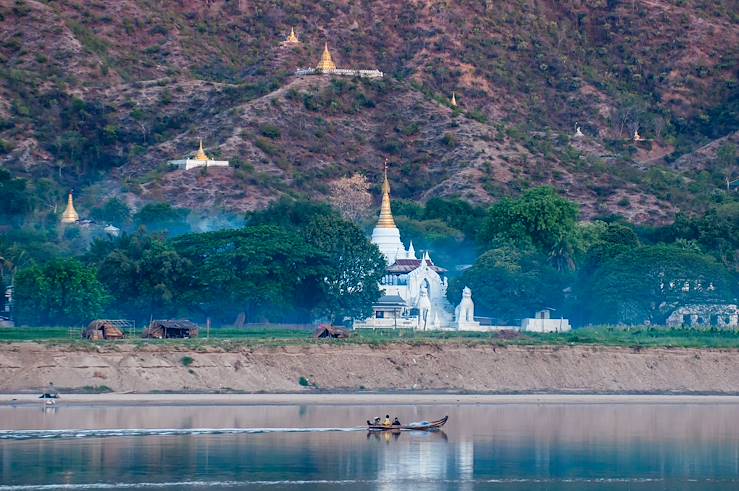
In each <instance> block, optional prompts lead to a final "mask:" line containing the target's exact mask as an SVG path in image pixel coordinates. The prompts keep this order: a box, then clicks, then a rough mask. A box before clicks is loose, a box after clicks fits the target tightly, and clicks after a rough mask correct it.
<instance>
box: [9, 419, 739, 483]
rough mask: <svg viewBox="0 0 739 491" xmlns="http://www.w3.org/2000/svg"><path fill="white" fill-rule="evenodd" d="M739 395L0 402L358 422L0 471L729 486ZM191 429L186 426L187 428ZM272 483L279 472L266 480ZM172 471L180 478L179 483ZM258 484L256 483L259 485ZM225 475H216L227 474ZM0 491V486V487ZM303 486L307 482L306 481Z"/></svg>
mask: <svg viewBox="0 0 739 491" xmlns="http://www.w3.org/2000/svg"><path fill="white" fill-rule="evenodd" d="M368 411H370V412H373V413H374V412H382V413H383V414H385V412H386V411H390V412H391V413H392V414H397V415H398V416H399V417H400V419H401V420H403V421H415V420H424V419H425V420H430V419H435V418H438V417H439V416H442V415H444V414H449V415H450V419H449V423H447V425H446V426H445V427H444V430H443V431H439V432H428V433H427V432H399V433H398V434H394V433H393V432H382V433H370V434H367V432H366V430H364V428H363V426H359V427H357V425H358V424H360V425H361V423H360V422H361V421H364V420H365V419H367V417H368V415H367V412H368ZM738 419H739V406H734V405H544V406H538V405H500V406H495V405H488V406H446V407H441V406H397V407H393V408H392V409H391V410H390V409H389V408H377V409H372V408H370V409H369V410H368V408H366V407H351V406H306V405H303V406H297V405H296V406H251V407H239V406H228V407H224V406H199V407H187V406H158V407H156V406H148V407H147V406H139V405H132V406H118V407H78V406H74V407H72V406H64V405H59V406H57V407H56V408H54V410H53V411H48V412H47V411H40V410H39V408H38V407H35V406H34V407H16V408H11V407H3V408H0V427H2V429H4V430H21V429H34V428H35V429H41V430H53V429H62V428H76V429H105V428H107V429H113V428H159V429H161V428H178V429H186V428H191V429H203V428H292V429H297V428H325V427H346V428H356V431H347V432H333V433H329V432H318V431H316V432H309V433H280V432H277V433H263V434H241V435H213V434H203V435H196V434H190V435H184V436H164V435H149V436H127V435H126V433H125V432H123V433H121V436H114V437H105V438H86V437H84V434H82V433H81V434H80V436H78V437H77V438H75V439H62V440H47V439H35V440H28V441H7V440H2V441H0V457H1V458H2V460H1V462H0V483H2V484H5V485H7V484H49V483H59V484H77V483H99V482H106V483H175V484H173V487H175V488H177V487H182V486H183V484H182V483H183V482H185V481H199V482H206V483H209V484H208V485H209V486H211V485H212V486H214V487H219V486H220V485H219V484H218V483H221V485H222V484H223V483H225V482H227V481H228V482H236V483H238V485H237V486H236V487H239V488H242V487H243V488H249V487H252V486H254V487H256V486H262V485H263V484H264V483H271V487H270V489H281V488H285V489H292V488H293V487H295V486H298V484H296V483H298V482H299V481H300V482H303V481H310V483H309V484H308V485H307V486H308V488H310V489H320V488H324V489H335V488H336V487H342V486H343V487H347V486H348V487H351V488H352V489H376V490H390V489H413V490H414V491H422V490H425V489H464V490H467V489H476V488H477V487H479V486H482V485H490V484H491V483H494V484H495V486H496V489H516V490H518V489H568V490H569V489H583V488H587V487H588V486H593V487H598V489H702V487H701V486H703V488H704V487H706V486H707V485H708V484H710V486H711V487H712V488H716V489H720V488H722V487H723V488H725V489H732V488H737V487H739V481H737V476H738V475H739V425H736V424H735V422H736V421H737V420H738ZM193 431H196V430H193ZM277 482H280V484H275V483H277ZM177 483H179V484H177ZM259 483H261V484H259ZM223 487H226V486H225V485H223ZM0 489H2V488H1V487H0ZM303 489H307V488H306V487H305V486H304V487H303Z"/></svg>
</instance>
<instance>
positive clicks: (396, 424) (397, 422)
mask: <svg viewBox="0 0 739 491" xmlns="http://www.w3.org/2000/svg"><path fill="white" fill-rule="evenodd" d="M393 426H400V420H399V419H398V417H397V416H395V419H394V420H393Z"/></svg>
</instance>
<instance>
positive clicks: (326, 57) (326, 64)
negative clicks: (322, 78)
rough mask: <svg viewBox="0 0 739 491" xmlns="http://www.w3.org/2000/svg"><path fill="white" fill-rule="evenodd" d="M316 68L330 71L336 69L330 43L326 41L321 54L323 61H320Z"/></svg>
mask: <svg viewBox="0 0 739 491" xmlns="http://www.w3.org/2000/svg"><path fill="white" fill-rule="evenodd" d="M316 69H318V70H321V71H324V72H328V71H332V70H336V64H335V63H334V60H333V59H332V58H331V53H330V52H329V50H328V43H326V44H325V45H324V46H323V54H322V55H321V61H320V62H319V63H318V66H317V67H316Z"/></svg>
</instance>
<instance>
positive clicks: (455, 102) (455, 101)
mask: <svg viewBox="0 0 739 491" xmlns="http://www.w3.org/2000/svg"><path fill="white" fill-rule="evenodd" d="M449 103H450V104H451V105H452V107H457V98H456V97H455V96H454V91H452V100H451V101H449Z"/></svg>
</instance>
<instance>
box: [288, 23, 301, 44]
mask: <svg viewBox="0 0 739 491" xmlns="http://www.w3.org/2000/svg"><path fill="white" fill-rule="evenodd" d="M299 42H300V40H298V36H296V35H295V28H293V27H291V28H290V35H289V36H288V37H287V39H285V43H286V44H298V43H299Z"/></svg>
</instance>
